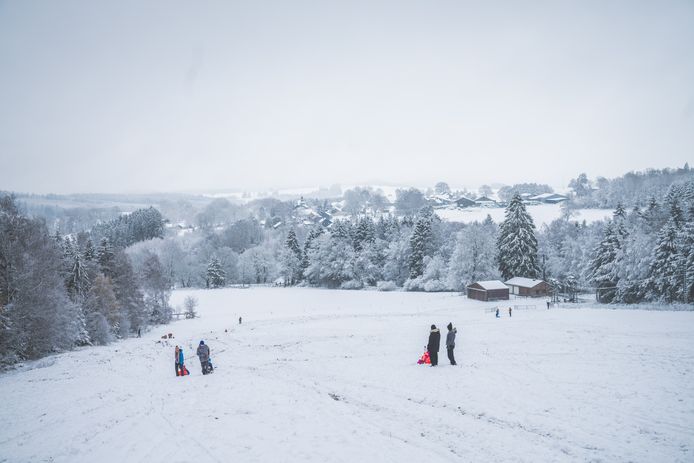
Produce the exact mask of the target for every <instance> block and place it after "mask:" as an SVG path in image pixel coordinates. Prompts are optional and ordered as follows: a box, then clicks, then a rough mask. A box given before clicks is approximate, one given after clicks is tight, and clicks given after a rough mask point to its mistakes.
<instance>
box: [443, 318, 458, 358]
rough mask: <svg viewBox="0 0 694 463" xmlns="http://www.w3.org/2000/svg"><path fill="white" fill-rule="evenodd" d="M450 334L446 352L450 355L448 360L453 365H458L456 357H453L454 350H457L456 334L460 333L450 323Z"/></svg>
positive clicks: (447, 339)
mask: <svg viewBox="0 0 694 463" xmlns="http://www.w3.org/2000/svg"><path fill="white" fill-rule="evenodd" d="M447 328H448V334H447V335H446V352H447V353H448V360H450V361H451V365H457V363H455V357H454V356H453V349H455V334H456V333H457V332H458V330H457V329H456V328H453V323H449V324H448V326H447Z"/></svg>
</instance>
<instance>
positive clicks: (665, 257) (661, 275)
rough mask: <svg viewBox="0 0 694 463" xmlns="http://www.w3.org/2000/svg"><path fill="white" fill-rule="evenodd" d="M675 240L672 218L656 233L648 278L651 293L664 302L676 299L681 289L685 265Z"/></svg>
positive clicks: (675, 228) (675, 233) (676, 237)
mask: <svg viewBox="0 0 694 463" xmlns="http://www.w3.org/2000/svg"><path fill="white" fill-rule="evenodd" d="M677 241H678V233H677V225H676V223H675V219H674V218H673V219H671V220H670V221H668V223H667V224H666V225H665V226H664V227H663V229H662V230H661V231H660V233H658V242H657V244H656V248H655V251H654V258H653V263H652V264H651V276H650V280H649V282H650V287H651V290H652V291H653V295H654V296H655V297H656V298H657V299H663V300H665V301H666V302H675V301H677V300H678V299H679V298H680V297H679V296H680V293H681V291H682V289H683V288H682V286H683V279H682V277H681V275H682V272H683V271H684V269H685V266H684V262H683V261H682V255H681V254H680V253H679V252H678V249H677V248H678V246H677V244H678V243H677Z"/></svg>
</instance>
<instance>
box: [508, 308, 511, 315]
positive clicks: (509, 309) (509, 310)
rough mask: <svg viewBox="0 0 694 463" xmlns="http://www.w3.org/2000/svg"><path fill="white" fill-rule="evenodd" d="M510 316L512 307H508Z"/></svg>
mask: <svg viewBox="0 0 694 463" xmlns="http://www.w3.org/2000/svg"><path fill="white" fill-rule="evenodd" d="M508 316H509V317H510V316H511V307H509V308H508Z"/></svg>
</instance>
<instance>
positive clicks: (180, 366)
mask: <svg viewBox="0 0 694 463" xmlns="http://www.w3.org/2000/svg"><path fill="white" fill-rule="evenodd" d="M174 353H175V356H176V357H175V358H176V376H185V375H187V374H188V370H186V366H185V364H184V363H183V348H182V347H178V346H176V349H175V350H174Z"/></svg>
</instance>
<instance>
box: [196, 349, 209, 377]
mask: <svg viewBox="0 0 694 463" xmlns="http://www.w3.org/2000/svg"><path fill="white" fill-rule="evenodd" d="M197 354H198V358H199V359H200V366H201V367H202V374H203V375H206V374H207V373H210V371H211V370H212V368H210V365H209V362H210V348H209V347H208V346H207V344H205V341H200V345H199V346H198V350H197Z"/></svg>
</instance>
